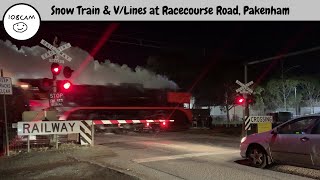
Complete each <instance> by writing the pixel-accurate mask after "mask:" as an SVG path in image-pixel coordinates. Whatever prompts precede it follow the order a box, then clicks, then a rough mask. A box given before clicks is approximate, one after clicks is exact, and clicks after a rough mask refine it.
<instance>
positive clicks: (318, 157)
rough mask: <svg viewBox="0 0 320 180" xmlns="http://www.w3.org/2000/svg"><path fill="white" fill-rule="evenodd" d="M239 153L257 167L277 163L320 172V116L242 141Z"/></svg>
mask: <svg viewBox="0 0 320 180" xmlns="http://www.w3.org/2000/svg"><path fill="white" fill-rule="evenodd" d="M240 151H241V152H240V154H241V156H242V157H243V158H247V159H249V160H250V163H251V165H252V166H254V167H259V168H264V167H266V166H267V165H269V164H272V163H274V162H276V163H282V164H291V165H297V166H303V167H310V168H316V169H320V115H314V116H305V117H300V118H297V119H293V120H289V121H287V122H285V123H283V124H281V125H279V126H277V127H275V128H274V129H272V130H271V131H267V132H264V133H259V134H252V135H249V136H246V137H244V138H242V140H241V144H240Z"/></svg>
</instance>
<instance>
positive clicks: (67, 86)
mask: <svg viewBox="0 0 320 180" xmlns="http://www.w3.org/2000/svg"><path fill="white" fill-rule="evenodd" d="M70 87H71V83H70V82H65V83H64V84H63V88H64V89H69V88H70Z"/></svg>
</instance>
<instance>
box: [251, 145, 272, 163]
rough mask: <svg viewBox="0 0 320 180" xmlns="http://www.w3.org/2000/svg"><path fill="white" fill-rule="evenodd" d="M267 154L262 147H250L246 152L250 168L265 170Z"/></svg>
mask: <svg viewBox="0 0 320 180" xmlns="http://www.w3.org/2000/svg"><path fill="white" fill-rule="evenodd" d="M267 156H268V155H267V153H266V152H265V150H264V149H263V148H262V147H259V146H252V147H250V148H249V151H248V159H249V161H250V164H251V166H253V167H257V168H265V167H266V166H267Z"/></svg>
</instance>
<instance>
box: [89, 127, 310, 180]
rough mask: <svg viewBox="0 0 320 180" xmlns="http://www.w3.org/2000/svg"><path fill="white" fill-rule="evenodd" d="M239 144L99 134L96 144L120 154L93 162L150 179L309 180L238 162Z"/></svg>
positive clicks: (179, 136) (209, 138)
mask: <svg viewBox="0 0 320 180" xmlns="http://www.w3.org/2000/svg"><path fill="white" fill-rule="evenodd" d="M239 142H240V139H239V138H237V137H216V136H214V135H212V134H189V133H188V132H162V133H159V134H157V135H155V134H147V133H146V134H130V135H116V134H97V135H96V137H95V144H99V145H103V146H106V147H108V148H110V149H111V150H112V151H113V152H115V153H116V154H117V155H116V156H115V157H107V158H104V157H101V158H99V159H98V160H95V162H94V163H97V164H100V165H104V166H109V167H112V168H114V169H117V170H120V171H123V172H125V173H127V174H130V175H133V176H136V177H139V178H141V179H148V180H149V179H152V180H154V179H165V180H168V179H170V180H171V179H192V180H193V179H197V180H212V179H217V180H219V179H233V180H238V179H239V180H242V179H243V180H248V179H255V180H256V179H259V180H267V179H268V180H269V179H279V180H286V179H287V180H295V179H297V180H303V179H308V178H305V177H302V176H297V175H291V174H288V173H282V172H277V171H274V170H266V169H257V168H252V167H249V166H246V165H243V164H240V163H238V161H239V160H240V162H242V161H241V160H242V158H241V157H240V154H239V153H240V152H239Z"/></svg>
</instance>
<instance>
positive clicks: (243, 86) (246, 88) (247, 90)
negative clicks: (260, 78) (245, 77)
mask: <svg viewBox="0 0 320 180" xmlns="http://www.w3.org/2000/svg"><path fill="white" fill-rule="evenodd" d="M236 83H237V84H239V85H240V86H241V87H240V88H238V89H237V90H236V92H237V93H250V94H251V93H253V90H252V89H250V88H249V86H251V85H252V84H253V81H250V82H248V83H247V84H243V83H242V82H240V81H238V80H237V81H236Z"/></svg>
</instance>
